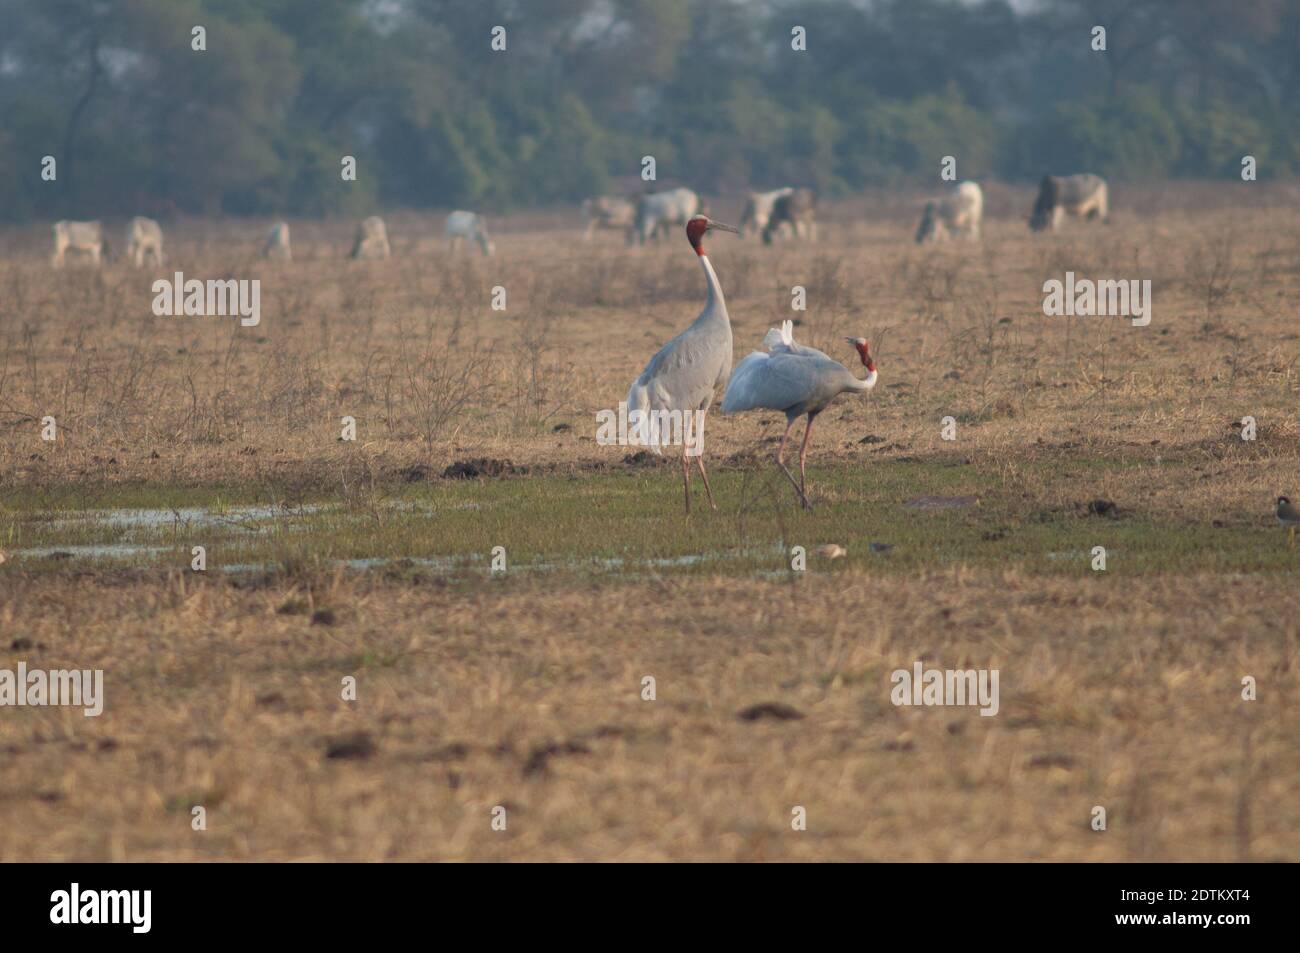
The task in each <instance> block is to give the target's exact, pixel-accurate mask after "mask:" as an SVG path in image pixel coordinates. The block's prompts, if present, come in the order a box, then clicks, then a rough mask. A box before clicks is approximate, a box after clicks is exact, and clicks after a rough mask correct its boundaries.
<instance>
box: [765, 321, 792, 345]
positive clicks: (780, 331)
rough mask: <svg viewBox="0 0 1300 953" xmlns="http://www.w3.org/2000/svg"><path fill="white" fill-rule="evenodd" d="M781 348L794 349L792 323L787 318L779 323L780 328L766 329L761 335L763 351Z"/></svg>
mask: <svg viewBox="0 0 1300 953" xmlns="http://www.w3.org/2000/svg"><path fill="white" fill-rule="evenodd" d="M782 347H790V348H792V347H794V322H793V321H791V320H789V319H788V318H787V319H786V320H785V321H782V322H781V327H779V328H768V330H767V333H766V334H764V335H763V349H764V350H766V351H775V350H776V349H777V348H782Z"/></svg>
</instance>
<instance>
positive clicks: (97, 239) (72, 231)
mask: <svg viewBox="0 0 1300 953" xmlns="http://www.w3.org/2000/svg"><path fill="white" fill-rule="evenodd" d="M105 244H106V243H105V241H104V229H103V226H101V225H100V224H99V222H68V221H63V222H55V223H54V254H53V255H52V256H51V258H50V264H51V265H53V266H54V267H55V268H62V267H63V262H64V255H65V253H66V252H67V251H68V249H69V248H71V249H72V250H73V251H75V252H84V253H86V254H87V255H90V257H91V259H92V260H93V261H94V264H95V267H96V268H98V267H99V263H100V260H101V259H102V258H103V255H104V248H105Z"/></svg>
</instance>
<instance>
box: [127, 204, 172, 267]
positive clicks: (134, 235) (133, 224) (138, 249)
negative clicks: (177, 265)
mask: <svg viewBox="0 0 1300 953" xmlns="http://www.w3.org/2000/svg"><path fill="white" fill-rule="evenodd" d="M146 255H148V256H149V257H151V258H152V259H153V263H154V265H155V266H157V267H159V268H161V267H162V263H163V252H162V229H161V228H159V227H158V223H157V222H155V221H154V220H153V219H151V218H144V217H143V216H140V215H137V216H136V217H135V218H133V219H131V221H129V222H127V225H126V257H127V258H129V259H131V264H133V265H135V266H136V267H137V268H143V267H144V259H145V256H146Z"/></svg>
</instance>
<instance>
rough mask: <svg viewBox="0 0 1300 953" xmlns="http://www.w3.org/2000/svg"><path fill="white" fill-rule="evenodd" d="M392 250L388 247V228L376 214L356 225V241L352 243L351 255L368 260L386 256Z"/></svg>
mask: <svg viewBox="0 0 1300 953" xmlns="http://www.w3.org/2000/svg"><path fill="white" fill-rule="evenodd" d="M390 254H392V252H391V251H390V250H389V248H388V229H387V228H385V227H384V220H383V219H382V218H380V217H379V216H378V215H371V216H370V217H369V218H368V219H366V220H364V221H363V222H362V223H361V224H360V225H358V226H357V237H356V241H354V242H353V244H352V257H353V258H360V259H363V260H366V261H370V260H372V259H376V258H387V257H388V256H389V255H390Z"/></svg>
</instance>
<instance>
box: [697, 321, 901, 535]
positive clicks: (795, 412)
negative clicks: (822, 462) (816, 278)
mask: <svg viewBox="0 0 1300 953" xmlns="http://www.w3.org/2000/svg"><path fill="white" fill-rule="evenodd" d="M792 327H793V325H792V323H791V322H789V321H786V322H784V323H783V324H782V325H781V329H780V330H779V331H778V330H777V329H776V328H773V329H772V330H770V331H768V332H767V335H766V336H765V337H764V338H763V346H764V347H765V348H767V350H766V351H755V352H753V353H752V354H750V355H749V356H748V357H746V358H745V359H744V360H743V361H741V362H740V363H739V364H738V365H737V366H736V370H735V373H733V374H732V375H731V382H730V383H729V384H728V385H727V392H726V394H724V395H723V398H722V412H723V413H724V414H734V413H739V412H741V411H745V410H756V409H759V408H762V409H765V410H779V411H781V412H782V413H784V414H785V431H784V432H783V433H782V434H781V443H780V444H779V445H778V446H777V450H776V465H777V466H778V467H780V468H781V471H782V472H783V473H784V474H785V475H786V477H788V478H789V480H790V483H791V484H792V485H793V486H794V489H795V493H797V494H798V496H799V502H800V503H802V504H803V506H804V508H805V509H809V510H811V509H812V504H811V503H809V502H808V494H807V484H808V477H807V470H806V467H805V460H806V459H807V456H808V437H809V435H810V434H811V433H812V424H813V419H814V418H816V416H817V415H818V414H819V413H821V412H822V411H823V410H825V409H826V406H827V405H828V404H830V402H831V401H833V400H834V399H835V398H836V397H838V396H839V395H840V394H846V393H859V394H860V393H863V392H864V391H868V390H871V388H873V387H875V386H876V366H875V362H874V361H873V360H872V359H871V356H870V351H869V348H868V346H867V342H866V341H865V340H863V339H862V338H851V339H850V340H851V341H852V343H853V345H854V346H855V347H856V348H857V349H858V354H859V356H860V357H861V358H862V363H863V364H864V365H865V366H866V368H867V376H866V378H864V379H859V378H858V377H856V376H854V374H853V373H852V372H851V371H850V370H849V369H848V368H847V367H845V366H844V365H843V364H841V363H840V362H839V361H836V360H834V359H833V358H830V357H828V356H827V355H825V354H823V353H822V352H821V351H819V350H817V349H816V348H815V347H808V346H806V345H803V344H796V343H795V340H794V335H793V333H792ZM800 417H807V418H808V424H807V426H806V428H805V429H804V432H803V443H802V444H801V445H800V447H799V476H800V481H799V482H798V483H796V482H795V479H794V475H793V474H791V473H790V471H789V470H788V469H787V468H786V465H785V459H784V454H785V442H786V439H787V438H788V437H789V436H790V428H791V427H792V426H794V422H795V421H796V420H798V419H799V418H800Z"/></svg>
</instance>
